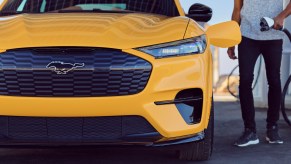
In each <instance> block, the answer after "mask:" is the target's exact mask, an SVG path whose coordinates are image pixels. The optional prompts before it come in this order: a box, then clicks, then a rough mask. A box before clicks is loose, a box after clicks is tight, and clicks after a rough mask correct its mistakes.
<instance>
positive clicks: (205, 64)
mask: <svg viewBox="0 0 291 164" xmlns="http://www.w3.org/2000/svg"><path fill="white" fill-rule="evenodd" d="M124 51H125V52H127V53H130V54H134V55H136V56H139V57H141V58H144V59H146V60H148V61H149V62H150V63H151V64H152V66H153V69H152V74H151V77H150V79H149V81H148V84H147V86H146V88H145V89H144V90H143V91H142V92H140V93H138V94H135V95H128V96H114V97H90V98H88V97H86V98H81V97H80V98H57V97H50V98H41V97H15V96H0V104H1V111H0V115H2V116H30V117H92V116H132V115H137V116H142V117H144V118H145V119H146V120H147V121H148V122H149V123H150V124H151V125H152V126H153V127H154V128H155V129H156V130H157V131H158V132H159V133H160V134H161V135H162V136H163V138H162V139H161V140H159V141H160V142H161V141H167V140H170V139H171V138H180V137H184V136H189V135H198V134H199V133H200V132H203V130H204V129H205V128H206V127H207V125H208V119H209V113H210V106H211V97H212V78H211V76H212V74H211V73H212V72H211V65H212V64H211V55H210V51H206V52H205V54H201V55H193V56H184V57H177V58H167V59H160V60H156V59H154V58H153V57H151V56H149V55H146V54H144V53H141V52H139V51H136V50H124ZM191 88H200V89H201V90H202V91H203V109H202V111H203V112H202V116H201V121H200V123H197V124H193V125H189V124H187V123H186V122H185V121H184V119H183V118H182V116H181V114H180V113H179V111H178V110H177V107H176V106H175V105H174V104H167V105H156V104H155V103H154V102H157V101H164V100H174V99H175V96H176V95H177V93H178V92H179V91H181V90H184V89H191Z"/></svg>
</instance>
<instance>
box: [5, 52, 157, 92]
mask: <svg viewBox="0 0 291 164" xmlns="http://www.w3.org/2000/svg"><path fill="white" fill-rule="evenodd" d="M47 67H48V68H47ZM151 69H152V66H151V64H150V63H149V62H147V61H146V60H143V59H141V58H139V57H136V56H133V55H130V54H127V53H125V52H122V51H119V50H115V49H90V48H38V49H36V48H35V49H16V50H10V51H7V52H4V53H1V54H0V95H11V96H38V97H50V96H56V97H90V96H121V95H132V94H136V93H139V92H141V91H142V90H143V89H144V88H145V86H146V84H147V81H148V79H149V77H150V73H151Z"/></svg>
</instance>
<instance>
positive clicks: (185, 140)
mask: <svg viewBox="0 0 291 164" xmlns="http://www.w3.org/2000/svg"><path fill="white" fill-rule="evenodd" d="M204 138H205V134H204V132H201V133H198V134H196V135H194V136H190V137H186V138H182V139H174V140H170V141H165V142H161V143H155V144H153V145H152V146H154V147H162V146H172V145H180V144H185V143H190V142H196V141H201V140H203V139H204Z"/></svg>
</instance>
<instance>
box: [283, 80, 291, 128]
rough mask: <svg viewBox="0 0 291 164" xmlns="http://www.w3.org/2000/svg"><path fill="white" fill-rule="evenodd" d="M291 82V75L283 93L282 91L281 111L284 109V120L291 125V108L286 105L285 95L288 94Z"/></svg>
mask: <svg viewBox="0 0 291 164" xmlns="http://www.w3.org/2000/svg"><path fill="white" fill-rule="evenodd" d="M290 83H291V76H289V78H288V80H287V82H286V84H285V86H284V89H283V93H282V100H281V111H282V115H283V118H284V120H285V121H286V123H287V124H288V125H289V126H291V120H290V117H291V109H287V108H286V106H285V97H286V95H287V92H288V88H289V85H290Z"/></svg>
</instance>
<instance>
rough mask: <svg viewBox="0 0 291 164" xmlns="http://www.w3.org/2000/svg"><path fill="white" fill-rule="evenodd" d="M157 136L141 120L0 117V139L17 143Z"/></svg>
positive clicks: (152, 129)
mask: <svg viewBox="0 0 291 164" xmlns="http://www.w3.org/2000/svg"><path fill="white" fill-rule="evenodd" d="M146 133H157V131H156V130H155V129H154V128H153V127H152V126H151V125H150V124H149V123H148V122H147V121H146V120H145V119H144V118H143V117H140V116H115V117H84V118H82V117H77V118H52V117H49V118H45V117H8V116H0V139H1V138H2V140H3V138H5V139H7V140H15V141H17V140H19V141H27V140H29V141H32V142H38V141H52V142H54V141H62V142H76V141H80V142H100V141H111V140H120V139H122V137H126V136H129V135H136V134H146Z"/></svg>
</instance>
